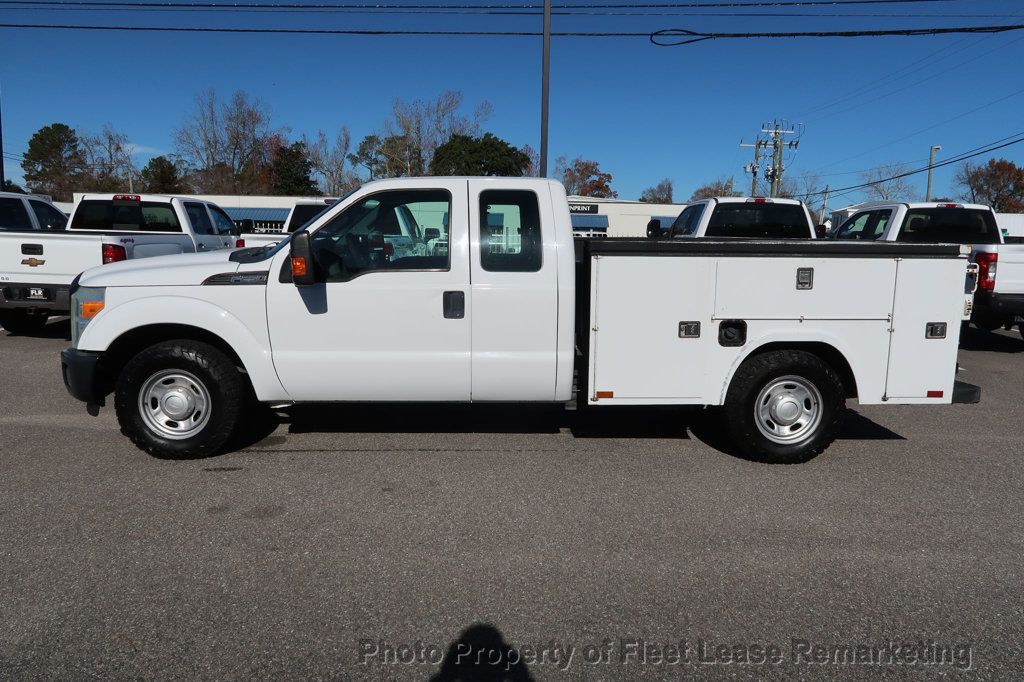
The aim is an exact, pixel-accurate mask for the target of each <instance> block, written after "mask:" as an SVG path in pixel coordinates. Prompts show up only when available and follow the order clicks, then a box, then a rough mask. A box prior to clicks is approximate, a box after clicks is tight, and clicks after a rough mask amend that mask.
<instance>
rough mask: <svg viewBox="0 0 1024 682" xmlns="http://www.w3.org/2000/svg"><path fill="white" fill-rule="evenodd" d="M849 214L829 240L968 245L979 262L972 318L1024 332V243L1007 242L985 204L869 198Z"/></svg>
mask: <svg viewBox="0 0 1024 682" xmlns="http://www.w3.org/2000/svg"><path fill="white" fill-rule="evenodd" d="M844 210H845V211H847V212H849V213H850V214H851V215H850V217H849V218H847V219H846V221H845V222H843V223H842V224H841V225H839V226H838V227H837V228H836V229H835V230H833V232H832V234H831V236H832V237H833V238H834V239H856V240H869V241H885V242H904V243H911V244H967V245H970V246H971V249H972V253H971V260H972V261H973V262H974V263H976V264H977V265H978V282H977V292H976V293H975V294H974V302H973V310H972V311H971V314H970V319H971V322H972V323H973V324H974V325H975V326H976V327H978V328H979V329H984V330H988V331H991V330H993V329H998V328H999V327H1004V326H1005V327H1010V326H1013V325H1017V327H1018V330H1019V331H1020V333H1021V334H1022V335H1024V327H1021V323H1022V322H1024V244H1006V243H1005V242H1004V239H1003V236H1002V233H1001V232H1000V230H999V228H998V226H997V223H996V216H995V214H994V213H993V212H992V209H991V208H989V207H988V206H981V205H978V204H954V203H944V202H921V203H912V204H907V203H896V202H869V203H864V204H857V205H856V206H852V207H850V208H848V209H844Z"/></svg>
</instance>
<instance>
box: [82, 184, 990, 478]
mask: <svg viewBox="0 0 1024 682" xmlns="http://www.w3.org/2000/svg"><path fill="white" fill-rule="evenodd" d="M401 216H407V217H408V216H412V217H413V218H414V219H415V221H416V225H417V226H419V227H420V228H422V230H423V233H424V236H426V235H427V233H430V237H431V238H430V239H427V243H428V244H430V246H431V248H429V249H427V250H424V251H419V252H417V253H416V254H415V255H411V254H410V255H404V256H400V257H387V256H388V254H387V253H386V249H384V247H383V245H385V244H387V242H385V241H384V235H382V234H381V231H380V230H378V228H379V227H380V226H381V225H382V224H383V225H386V224H393V223H390V222H389V221H390V220H391V219H392V218H394V219H395V220H397V221H398V223H397V224H402V220H403V219H402V218H401ZM408 227H409V225H406V228H408ZM403 229H405V228H403ZM577 249H578V250H579V255H578V256H577ZM968 253H969V249H966V248H965V247H961V246H955V245H935V244H852V243H839V242H833V241H828V240H811V239H809V238H808V239H793V240H788V241H782V240H778V239H773V240H765V241H758V240H738V239H720V240H696V239H678V240H658V241H651V240H646V239H587V240H577V241H576V242H575V243H574V240H573V235H572V224H571V220H570V215H569V207H568V202H567V199H566V194H565V189H564V188H563V187H562V185H561V184H560V183H558V182H555V181H552V180H546V179H540V178H493V177H491V178H448V177H432V178H397V179H391V180H382V181H378V182H373V183H369V184H367V185H365V186H364V187H362V188H361V189H359V190H358V191H357V192H356V193H354V194H353V195H352V196H350V197H348V198H347V199H344V200H342V201H340V202H338V203H337V204H335V205H334V206H332V207H331V209H330V210H329V211H327V212H326V213H324V214H323V215H321V216H319V217H318V218H316V219H315V220H314V221H313V222H312V223H310V224H309V225H307V226H306V228H305V229H302V230H299V231H297V232H295V233H293V234H292V235H289V236H288V238H287V239H286V240H285V241H283V242H281V243H280V244H278V245H276V246H273V247H267V246H264V247H258V248H246V249H237V250H233V251H230V252H220V253H206V254H194V255H186V256H178V257H174V258H160V259H152V260H150V261H148V262H146V263H118V264H115V265H110V266H104V267H101V268H96V269H93V270H89V271H87V272H85V273H83V274H82V276H81V277H80V278H79V279H78V281H77V282H76V284H75V290H74V293H73V305H72V318H71V332H72V348H69V349H68V350H66V351H64V353H63V355H62V367H63V376H64V381H65V384H66V385H67V387H68V390H69V391H70V393H71V394H72V395H73V396H75V397H76V398H78V399H80V400H82V401H84V402H86V403H89V404H91V405H92V406H93V407H96V406H98V405H99V404H100V403H102V402H103V401H104V400H105V399H106V396H107V395H109V394H110V393H112V392H113V393H114V406H115V409H116V412H117V417H118V420H119V422H120V425H121V429H122V432H123V433H124V434H126V435H127V436H128V437H129V438H131V439H132V441H133V442H135V444H136V445H138V446H139V447H140V448H142V449H144V450H146V451H148V452H151V453H154V454H156V455H160V456H172V457H188V456H204V455H208V454H212V453H214V452H217V451H218V450H220V449H221V448H222V447H223V446H224V445H225V444H226V443H228V442H229V440H230V439H231V438H232V436H233V435H236V434H238V433H239V429H241V428H244V425H245V424H246V423H247V422H246V419H244V417H245V416H246V415H252V414H253V413H254V411H255V409H256V408H257V407H258V406H257V405H255V404H254V403H255V402H257V401H258V402H261V403H266V404H277V405H280V404H289V403H297V402H324V401H361V402H439V403H452V402H501V403H528V404H536V403H557V402H564V401H568V400H570V399H572V397H573V392H574V389H575V390H577V394H576V399H577V405H579V406H580V407H581V408H585V409H588V410H589V409H594V410H601V409H604V407H605V406H613V407H614V406H633V407H639V406H652V405H660V406H665V405H722V406H724V414H725V418H726V420H727V422H728V434H729V435H730V436H732V437H733V439H734V440H735V442H736V445H737V447H738V448H739V449H740V450H742V451H743V452H745V453H747V454H748V455H750V456H753V457H758V458H761V459H764V460H767V461H772V462H798V461H803V460H806V459H808V458H810V457H813V456H814V455H815V454H817V453H818V452H821V451H822V450H823V449H824V448H825V447H827V446H828V444H829V443H830V442H831V441H832V439H833V438H835V436H836V433H837V432H838V429H839V426H840V423H841V420H842V413H843V408H844V406H845V400H846V398H849V397H854V396H856V397H857V398H858V400H859V402H860V404H861V405H866V404H874V405H894V404H914V405H940V404H948V403H950V402H954V401H956V402H961V401H977V399H978V397H979V391H978V390H977V389H976V387H966V386H963V385H960V386H958V384H957V383H956V382H955V372H956V357H957V335H956V334H952V333H948V329H949V326H950V325H959V321H960V320H959V317H960V311H961V298H960V297H961V295H962V290H961V283H960V279H961V278H962V277H963V274H964V271H965V269H966V267H967V254H968ZM851 283H855V284H856V286H852V285H851ZM664 291H671V292H673V294H674V295H672V296H667V297H666V296H652V295H651V292H664ZM752 292H759V293H760V295H753V293H752ZM576 387H578V388H576ZM507 414H508V416H509V419H511V420H514V419H515V411H514V409H513V408H511V407H510V408H509V410H508V412H507ZM399 428H400V425H399Z"/></svg>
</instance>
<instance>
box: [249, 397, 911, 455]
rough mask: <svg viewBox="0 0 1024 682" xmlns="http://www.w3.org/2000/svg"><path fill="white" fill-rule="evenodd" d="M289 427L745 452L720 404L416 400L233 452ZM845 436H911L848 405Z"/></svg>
mask: <svg viewBox="0 0 1024 682" xmlns="http://www.w3.org/2000/svg"><path fill="white" fill-rule="evenodd" d="M281 425H286V426H287V431H288V433H290V434H302V433H439V434H445V433H496V434H503V433H505V434H558V433H562V432H563V431H567V432H568V433H569V434H571V435H572V437H573V438H580V439H584V438H587V439H590V438H593V439H601V438H604V439H613V438H628V439H644V438H647V439H666V438H668V439H680V440H687V439H690V438H696V439H697V440H700V441H701V442H702V443H704V444H705V445H707V446H709V447H711V448H713V449H715V450H718V451H719V452H721V453H723V454H727V455H730V456H733V457H740V458H742V459H746V458H745V457H743V456H742V455H741V454H740V453H739V452H738V451H737V450H736V448H735V447H734V446H733V444H732V442H731V441H730V440H729V437H728V433H729V432H728V429H727V428H726V426H725V425H724V423H723V419H722V417H721V413H720V411H719V410H716V409H700V408H680V407H644V408H640V407H636V408H634V407H616V408H610V407H609V408H602V409H601V410H593V409H591V410H582V411H580V410H573V409H566V408H565V407H563V406H561V405H536V406H524V405H502V404H486V405H464V404H454V405H408V404H389V405H381V404H376V405H371V404H334V405H304V406H296V407H292V408H288V409H287V410H284V411H279V412H272V413H270V415H268V416H267V417H266V418H264V417H261V418H260V419H258V420H256V423H255V424H253V427H252V428H249V429H245V430H244V432H245V433H246V434H247V436H246V438H245V439H244V441H243V442H239V443H237V444H236V445H235V447H234V448H233V449H236V450H237V449H243V448H248V447H253V448H255V449H257V450H258V449H260V448H261V447H268V446H276V445H281V444H283V442H284V441H285V440H286V439H285V438H284V437H281V436H272V435H271V434H273V433H274V432H275V431H276V430H277V429H278V427H279V426H281ZM839 439H840V440H865V441H879V440H905V439H904V438H903V436H901V435H899V434H898V433H895V432H894V431H892V430H890V429H888V428H886V427H885V426H882V425H881V424H878V423H877V422H874V421H872V420H871V419H869V418H867V417H865V416H864V415H862V414H860V413H859V412H857V411H855V410H852V409H851V410H848V411H847V415H846V419H845V421H844V424H843V427H842V430H841V432H840V434H839Z"/></svg>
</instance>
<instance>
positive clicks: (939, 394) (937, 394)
mask: <svg viewBox="0 0 1024 682" xmlns="http://www.w3.org/2000/svg"><path fill="white" fill-rule="evenodd" d="M928 397H929V398H941V397H942V391H928Z"/></svg>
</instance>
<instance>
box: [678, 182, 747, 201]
mask: <svg viewBox="0 0 1024 682" xmlns="http://www.w3.org/2000/svg"><path fill="white" fill-rule="evenodd" d="M738 194H739V193H738V192H737V191H736V182H735V179H734V178H718V179H717V180H712V181H711V182H709V183H707V184H706V185H701V186H700V187H698V188H697V189H695V190H693V194H692V195H691V196H690V201H700V200H701V199H711V198H713V197H734V196H737V195H738Z"/></svg>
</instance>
